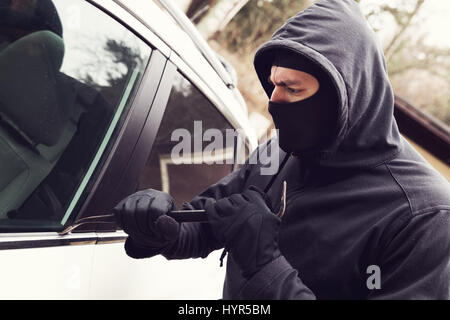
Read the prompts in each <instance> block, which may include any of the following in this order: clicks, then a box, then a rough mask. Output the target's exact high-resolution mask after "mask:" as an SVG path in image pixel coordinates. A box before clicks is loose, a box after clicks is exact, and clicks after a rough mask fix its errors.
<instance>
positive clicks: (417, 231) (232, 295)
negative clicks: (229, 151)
mask: <svg viewBox="0 0 450 320" xmlns="http://www.w3.org/2000/svg"><path fill="white" fill-rule="evenodd" d="M280 48H282V49H287V50H292V51H293V52H296V53H298V54H299V55H301V56H304V57H306V58H308V59H310V60H312V61H313V62H315V63H317V64H318V65H319V66H321V67H322V68H323V70H324V71H326V72H327V73H328V74H329V76H330V77H331V79H332V80H333V82H334V84H335V87H336V89H337V91H338V95H339V101H337V105H338V108H339V109H338V123H337V130H336V133H335V136H334V137H333V138H334V139H333V142H332V143H331V144H330V145H328V146H327V148H326V149H324V150H322V152H320V153H319V154H318V155H317V157H315V158H313V159H311V158H308V159H305V158H302V156H301V155H299V156H289V158H288V160H287V162H286V165H285V166H284V167H283V168H282V170H281V171H280V172H279V174H278V176H277V178H276V179H275V182H274V184H273V186H272V187H271V189H270V190H269V192H268V195H269V197H270V198H271V200H272V202H273V203H274V206H275V208H276V210H278V208H279V206H280V194H281V185H282V181H287V209H286V213H285V216H284V217H283V219H282V223H281V227H280V230H279V246H280V250H281V252H282V255H281V256H280V257H279V258H278V259H276V260H274V261H272V262H271V263H269V264H267V265H266V266H265V267H264V268H263V269H262V270H261V271H259V272H258V273H257V274H255V275H253V276H252V277H251V278H250V279H245V278H243V277H242V275H241V272H240V270H239V268H238V267H237V265H236V264H235V262H234V261H233V258H232V256H230V255H229V257H228V259H227V272H226V279H225V284H224V290H223V298H224V299H449V298H450V187H449V183H448V182H447V181H446V180H445V179H444V178H443V177H442V176H441V175H440V174H439V173H438V172H437V171H435V170H434V169H433V168H432V167H431V166H430V165H429V164H428V163H427V162H426V161H425V160H424V159H423V158H422V157H421V156H420V155H419V154H418V153H417V152H416V151H415V150H414V149H413V148H412V147H411V146H410V145H409V144H408V142H407V141H406V140H405V139H404V138H402V136H401V135H400V134H399V131H398V128H397V125H396V122H395V120H394V117H393V109H394V95H393V91H392V88H391V85H390V83H389V79H388V75H387V71H386V64H385V60H384V56H383V52H382V50H381V49H380V46H379V44H378V43H377V41H376V40H375V36H374V34H373V32H372V31H371V29H370V28H369V27H368V25H367V23H366V20H365V18H364V16H363V15H362V14H361V12H360V10H359V7H358V6H357V4H356V3H355V2H354V1H353V0H322V1H319V2H317V3H316V4H314V5H313V6H311V7H309V8H308V9H306V10H304V11H302V12H300V13H299V14H297V15H296V16H294V17H292V18H291V19H289V20H288V21H287V22H286V23H285V24H284V25H283V26H282V27H281V28H280V29H279V30H278V31H277V32H276V33H275V34H274V35H273V36H272V38H271V39H270V40H269V41H268V42H267V43H265V44H264V45H263V46H262V47H260V48H259V50H258V51H257V53H256V55H255V69H256V72H257V74H258V77H259V78H260V81H261V83H262V85H263V87H264V89H265V91H266V92H267V95H268V96H269V97H270V94H271V92H272V89H273V87H271V85H270V84H269V83H268V82H267V78H268V76H269V74H270V67H271V63H272V58H273V56H274V52H276V51H277V50H278V49H280ZM269 147H272V148H277V141H276V140H271V141H269V142H268V143H267V144H265V145H261V146H260V147H259V148H258V150H257V151H255V152H254V153H253V154H252V155H251V157H250V160H249V161H248V163H247V164H246V165H244V166H243V167H242V168H241V169H240V170H238V171H235V172H233V173H231V174H230V175H228V176H227V177H225V178H223V179H222V180H221V181H219V182H218V183H216V184H215V185H212V186H211V187H210V188H208V189H207V190H206V191H205V192H203V193H202V194H200V195H199V196H197V197H196V198H194V200H193V201H192V202H191V206H192V207H194V208H198V209H200V208H203V205H204V203H205V199H206V198H209V197H213V198H216V199H219V198H222V197H226V196H229V195H231V194H233V193H240V192H242V191H243V190H244V189H246V188H248V187H249V186H250V185H256V186H258V187H260V188H261V189H264V188H265V187H266V185H267V184H268V182H269V181H270V179H271V176H264V175H261V170H260V169H261V167H262V166H263V165H262V164H251V163H254V161H252V159H254V158H255V157H257V155H258V153H260V152H261V151H262V150H263V149H264V148H269ZM279 154H280V159H283V158H284V156H285V153H284V152H283V151H281V150H279ZM125 247H126V250H127V252H128V254H129V255H130V256H132V257H135V258H142V257H148V256H152V255H154V254H155V253H154V252H153V253H152V252H148V251H147V252H146V251H145V250H142V249H138V248H137V247H135V246H133V245H132V244H131V242H129V243H128V244H126V246H125ZM218 248H220V246H219V245H218V244H217V242H216V240H215V238H214V235H213V234H212V232H211V230H210V229H209V227H208V225H207V224H183V225H182V232H181V235H180V237H179V239H178V241H177V242H176V244H175V245H174V246H173V247H172V248H170V250H168V251H166V252H164V253H163V255H164V256H165V257H166V258H168V259H182V258H191V257H206V256H207V255H208V254H209V253H210V252H211V251H213V250H216V249H218Z"/></svg>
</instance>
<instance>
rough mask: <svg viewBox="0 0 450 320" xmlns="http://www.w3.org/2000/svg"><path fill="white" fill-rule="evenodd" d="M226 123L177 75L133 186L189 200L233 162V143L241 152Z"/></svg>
mask: <svg viewBox="0 0 450 320" xmlns="http://www.w3.org/2000/svg"><path fill="white" fill-rule="evenodd" d="M238 133H239V131H238V130H234V129H233V127H232V125H231V124H230V123H229V122H228V121H227V120H226V119H225V117H224V116H223V115H222V114H221V113H220V112H219V111H218V110H217V108H216V107H215V106H214V105H213V104H212V103H211V102H210V101H209V100H208V99H207V98H206V97H205V96H204V95H203V94H202V93H201V92H200V91H199V90H198V89H197V88H196V87H195V86H194V85H193V84H192V83H191V82H190V81H189V80H187V79H186V78H185V77H184V76H183V75H182V74H181V73H177V74H176V76H175V79H174V83H173V87H172V91H171V93H170V97H169V101H168V103H167V107H166V110H165V113H164V116H163V119H162V122H161V125H160V127H159V130H158V133H157V136H156V139H155V142H154V144H153V148H152V151H151V154H150V157H149V158H148V159H147V161H146V165H145V168H144V170H143V172H142V173H141V175H140V181H139V186H138V188H139V190H143V189H148V188H153V189H157V190H163V191H165V192H168V193H170V194H171V195H172V197H173V198H174V199H175V201H176V203H177V206H178V207H180V206H181V205H182V203H183V202H184V201H190V200H192V198H193V197H194V196H196V195H197V194H199V193H200V192H201V191H203V190H204V189H205V188H207V187H208V186H209V185H211V184H213V183H215V182H217V181H218V180H219V179H220V178H222V177H224V176H225V175H227V174H228V173H230V172H231V171H232V170H233V168H234V166H235V163H234V162H235V161H234V157H235V146H236V145H239V146H240V147H241V148H243V149H244V150H245V144H244V143H242V142H239V141H241V140H242V139H243V135H242V134H241V135H237V134H238Z"/></svg>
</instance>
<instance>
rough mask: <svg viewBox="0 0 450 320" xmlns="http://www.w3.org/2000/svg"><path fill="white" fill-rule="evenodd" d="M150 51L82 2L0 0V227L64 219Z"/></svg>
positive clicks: (51, 224)
mask: <svg viewBox="0 0 450 320" xmlns="http://www.w3.org/2000/svg"><path fill="white" fill-rule="evenodd" d="M149 55H150V48H149V47H148V46H146V45H145V44H144V43H143V42H142V41H141V40H139V39H138V38H137V37H136V36H135V35H133V34H132V33H131V32H130V31H128V30H127V29H126V28H125V27H123V26H122V25H120V24H119V23H118V22H117V21H115V20H113V19H112V18H111V17H109V16H107V15H106V14H105V13H103V12H101V11H100V10H98V9H97V8H95V7H93V6H92V5H90V4H88V3H87V2H86V1H82V0H54V1H51V0H38V1H37V0H0V70H1V71H0V77H1V80H0V229H1V230H3V231H29V230H53V229H55V230H56V229H58V228H60V227H61V226H62V225H63V224H65V223H66V222H67V221H68V220H69V219H70V217H71V214H72V213H74V212H75V210H74V209H76V206H77V204H79V202H78V200H79V199H81V198H82V196H83V194H84V193H83V192H86V191H87V189H88V188H87V187H88V183H89V181H90V178H91V177H92V175H93V174H94V171H95V168H96V166H97V165H98V163H99V162H100V161H101V160H102V154H103V152H104V151H105V150H106V149H107V147H108V146H109V143H110V142H111V141H112V140H113V139H114V136H115V134H116V132H117V130H118V128H119V127H120V125H121V123H122V121H123V119H124V116H125V114H126V113H127V110H128V107H129V105H130V103H129V102H130V101H131V98H132V97H133V95H134V92H135V89H136V87H137V84H138V83H139V81H140V77H141V75H142V72H143V70H144V68H145V65H146V64H147V61H148V59H149Z"/></svg>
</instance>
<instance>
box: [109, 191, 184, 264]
mask: <svg viewBox="0 0 450 320" xmlns="http://www.w3.org/2000/svg"><path fill="white" fill-rule="evenodd" d="M175 209H176V206H175V202H174V200H173V198H172V197H171V196H170V195H169V194H167V193H165V192H162V191H158V190H154V189H147V190H142V191H139V192H136V193H134V194H132V195H130V196H128V197H126V198H125V199H123V200H122V201H120V202H119V204H118V205H117V206H116V207H115V208H114V209H113V212H114V216H115V218H116V222H117V224H118V226H119V227H121V228H122V229H123V230H124V231H125V232H126V233H127V234H128V235H129V237H128V239H127V240H126V243H125V249H126V251H127V254H128V255H130V256H132V257H137V256H138V255H140V254H139V253H137V252H143V251H145V252H146V253H147V256H153V255H157V254H160V253H163V252H164V251H165V250H166V249H169V248H170V247H171V246H172V245H173V244H174V243H175V242H176V240H177V238H178V235H179V233H180V224H179V223H178V222H177V221H175V220H174V219H173V218H171V217H169V216H168V215H166V214H167V213H168V212H169V211H172V210H175Z"/></svg>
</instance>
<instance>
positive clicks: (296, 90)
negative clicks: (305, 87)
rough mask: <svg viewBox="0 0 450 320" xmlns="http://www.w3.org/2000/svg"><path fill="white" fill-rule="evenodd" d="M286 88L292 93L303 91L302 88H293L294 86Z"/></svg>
mask: <svg viewBox="0 0 450 320" xmlns="http://www.w3.org/2000/svg"><path fill="white" fill-rule="evenodd" d="M286 90H287V91H288V92H289V93H292V94H296V93H300V92H301V91H302V90H300V89H293V88H289V87H286Z"/></svg>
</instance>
